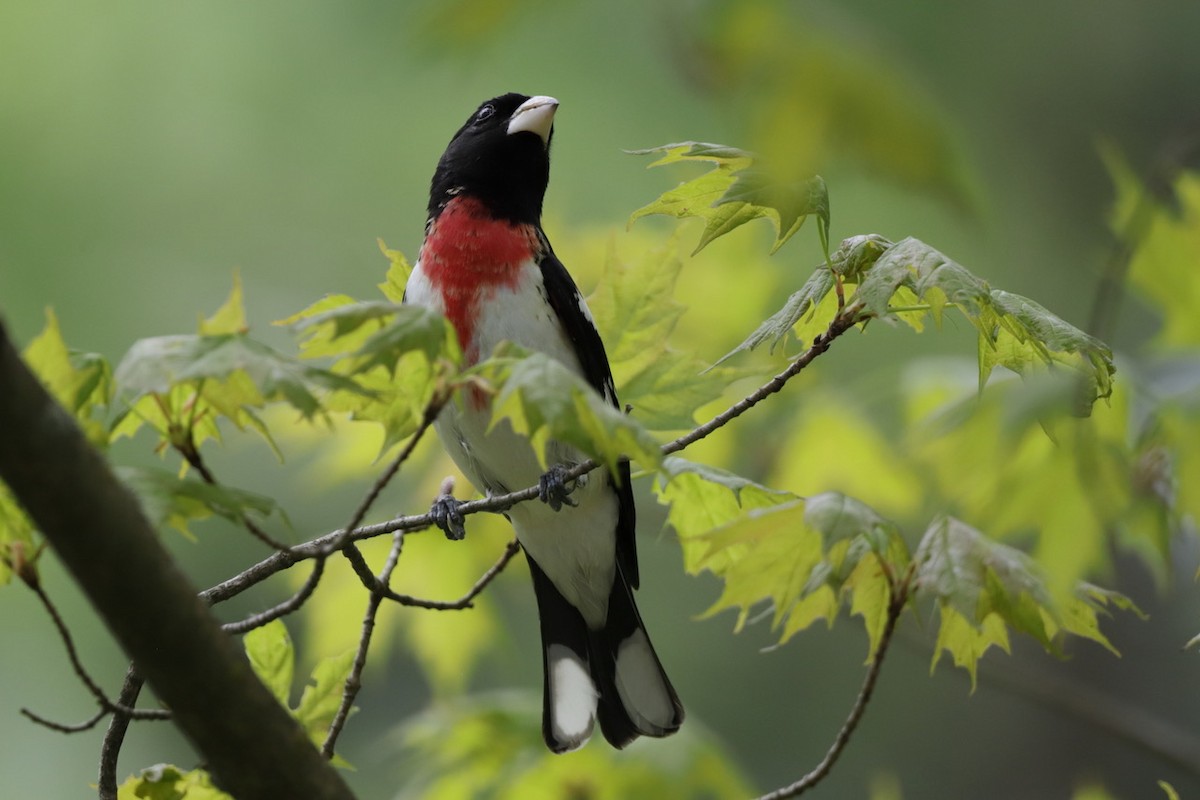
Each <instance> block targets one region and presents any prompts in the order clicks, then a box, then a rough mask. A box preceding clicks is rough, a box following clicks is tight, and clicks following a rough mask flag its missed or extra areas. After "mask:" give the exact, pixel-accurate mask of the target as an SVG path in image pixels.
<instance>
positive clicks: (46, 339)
mask: <svg viewBox="0 0 1200 800" xmlns="http://www.w3.org/2000/svg"><path fill="white" fill-rule="evenodd" d="M22 357H23V358H24V359H25V362H26V363H27V364H28V365H29V368H30V369H31V370H33V372H34V374H36V375H37V376H38V378H39V379H40V380H41V381H42V383H43V384H44V385H45V386H46V388H47V389H48V390H49V391H50V394H52V395H53V396H54V399H55V400H57V401H58V402H59V403H60V404H62V406H63V407H64V408H66V409H67V411H69V412H71V413H72V414H73V415H74V416H75V419H76V421H77V422H78V423H79V425H80V427H82V428H83V430H84V433H85V434H86V435H87V437H88V440H89V441H90V442H92V444H94V445H96V446H97V447H100V448H104V447H106V446H107V445H108V435H107V432H106V431H105V429H104V425H103V424H101V423H100V422H99V421H98V420H97V419H95V418H94V415H93V412H94V411H96V410H98V409H101V408H103V407H104V406H106V405H108V403H109V402H110V400H111V398H112V391H113V386H112V368H111V367H110V366H109V364H108V361H106V360H105V359H104V357H103V356H100V355H97V354H96V353H81V352H78V351H75V350H71V349H69V348H68V347H67V343H66V341H65V340H64V339H63V336H62V330H61V329H60V328H59V325H58V318H57V317H56V316H55V314H54V312H53V310H51V309H49V308H47V309H46V327H45V328H43V329H42V332H41V333H39V334H38V335H37V336H36V337H34V339H33V341H31V342H30V343H29V345H28V346H27V347H26V348H25V352H24V353H23V354H22Z"/></svg>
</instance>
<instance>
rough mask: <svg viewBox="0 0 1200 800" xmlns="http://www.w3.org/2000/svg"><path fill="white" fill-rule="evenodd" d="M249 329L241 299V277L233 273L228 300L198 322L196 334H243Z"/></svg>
mask: <svg viewBox="0 0 1200 800" xmlns="http://www.w3.org/2000/svg"><path fill="white" fill-rule="evenodd" d="M249 329H250V326H249V325H248V324H247V322H246V307H245V303H244V300H243V297H242V276H241V275H239V274H238V273H237V272H234V273H233V289H232V290H231V291H230V293H229V298H228V299H227V300H226V301H225V304H224V305H222V306H221V307H220V308H218V309H217V310H216V312H214V313H213V315H212V316H211V317H209V318H207V319H201V320H200V329H199V331H198V332H199V334H200V335H201V336H219V335H220V334H223V333H245V332H246V331H248V330H249Z"/></svg>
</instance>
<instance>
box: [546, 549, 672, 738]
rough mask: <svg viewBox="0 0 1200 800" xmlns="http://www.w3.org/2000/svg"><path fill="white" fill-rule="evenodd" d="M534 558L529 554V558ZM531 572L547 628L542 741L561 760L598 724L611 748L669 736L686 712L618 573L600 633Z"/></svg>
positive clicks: (588, 735)
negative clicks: (605, 622) (591, 627)
mask: <svg viewBox="0 0 1200 800" xmlns="http://www.w3.org/2000/svg"><path fill="white" fill-rule="evenodd" d="M526 555H528V554H526ZM526 560H527V561H528V562H529V571H530V574H531V575H532V576H533V588H534V592H535V594H536V595H537V602H538V615H539V617H540V620H541V629H542V669H543V675H544V679H543V684H542V736H543V738H545V740H546V746H547V747H549V748H550V749H551V750H553V751H554V752H556V753H564V752H567V751H569V750H574V749H576V748H578V747H581V746H582V745H583V744H584V743H585V742H586V741H587V740H588V738H589V737H590V736H591V734H592V728H593V724H594V722H595V719H596V718H597V717H599V720H600V730H601V731H602V732H603V733H604V738H605V739H607V740H608V741H609V743H610V744H612V746H613V747H618V748H620V747H624V746H625V745H627V744H629V743H630V742H631V741H633V740H634V739H636V738H637V737H638V736H669V735H670V734H672V733H674V732H675V731H677V730H678V729H679V726H680V724H681V723H682V722H683V706H682V704H680V702H679V698H678V697H677V696H676V694H675V689H674V688H672V686H671V682H670V680H669V679H668V678H667V675H666V673H665V672H664V671H663V668H662V664H661V663H660V662H659V660H658V655H657V654H655V652H654V647H653V646H652V645H651V644H650V638H649V637H648V636H647V635H646V629H645V628H644V627H643V625H642V620H641V617H640V616H639V615H638V611H637V606H636V605H634V602H633V595H632V594H631V592H630V590H629V586H628V584H627V583H626V582H625V579H624V577H623V576H622V574H621V572H620V568H618V570H617V574H616V576H615V580H614V581H613V588H612V592H611V594H610V595H609V600H608V620H607V624H606V625H605V627H604V628H603V629H602V630H595V631H592V630H589V629H588V627H587V623H585V622H584V619H583V616H582V615H581V614H580V613H579V611H578V610H577V609H576V608H575V607H574V606H573V605H571V604H570V603H569V602H567V600H566V599H565V598H564V597H563V596H562V594H561V593H560V592H559V591H558V589H557V588H556V587H555V586H554V584H553V582H552V581H551V580H550V579H549V578H548V577H547V576H546V573H544V572H543V571H542V569H541V567H539V566H538V565H537V563H536V562H535V561H534V560H533V559H532V558H526Z"/></svg>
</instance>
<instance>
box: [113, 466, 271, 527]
mask: <svg viewBox="0 0 1200 800" xmlns="http://www.w3.org/2000/svg"><path fill="white" fill-rule="evenodd" d="M117 475H118V477H120V478H121V481H122V482H123V483H125V485H126V486H128V487H129V488H130V489H132V490H133V493H134V494H135V495H137V498H138V500H139V501H140V502H141V504H142V511H143V512H145V514H146V517H147V518H148V519H149V520H150V522H151V523H153V524H154V525H155V527H162V526H164V525H169V526H171V527H172V528H174V529H176V530H177V531H179V532H180V533H182V534H183V535H185V536H188V537H190V536H191V531H190V529H189V527H188V523H189V522H192V521H198V520H202V519H206V518H208V517H209V516H212V515H213V514H215V515H217V516H219V517H222V518H224V519H227V520H229V521H231V522H238V523H240V522H241V521H242V519H243V518H244V517H246V516H252V517H259V518H262V519H265V518H267V517H270V516H271V515H272V514H276V513H278V514H280V515H281V516H282V514H283V512H282V510H281V509H280V508H279V506H278V504H277V503H276V502H275V501H274V500H272V499H271V498H270V497H267V496H265V495H261V494H256V493H254V492H248V491H246V490H244V489H235V488H232V487H228V486H219V485H213V484H209V483H205V482H204V481H201V480H197V479H194V478H182V477H179V476H178V475H176V474H174V473H171V472H167V471H166V470H161V469H154V468H151V467H118V468H117ZM285 521H286V519H285Z"/></svg>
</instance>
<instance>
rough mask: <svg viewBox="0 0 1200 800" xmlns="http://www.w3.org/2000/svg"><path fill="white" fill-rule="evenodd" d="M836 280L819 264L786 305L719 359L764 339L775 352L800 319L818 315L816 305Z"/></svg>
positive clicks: (770, 349) (747, 348) (756, 344)
mask: <svg viewBox="0 0 1200 800" xmlns="http://www.w3.org/2000/svg"><path fill="white" fill-rule="evenodd" d="M833 284H834V278H833V273H832V272H831V271H830V270H828V269H825V268H824V267H818V268H817V269H816V270H814V271H813V274H812V275H810V276H809V277H808V280H807V281H805V282H804V285H803V286H801V287H800V291H798V292H795V293H793V294H792V296H791V297H789V298H788V299H787V302H786V303H784V305H783V308H781V309H779V310H778V311H776V312H775V313H774V314H772V315H771V316H770V317H768V318H767V319H766V321H765V322H763V324H762V325H759V326H758V328H756V329H755V331H754V332H753V333H751V334H750V335H749V336H747V337H746V338H745V340H743V341H742V343H741V344H739V345H738V346H737V347H735V348H733V349H732V350H730V351H729V352H728V353H726V354H725V355H723V356H721V357H720V358H719V359H717V362H716V363H717V364H722V363H724V362H725V361H727V360H728V359H730V358H732V357H733V356H735V355H737V354H738V353H742V352H745V351H747V350H753V349H755V348H756V347H758V346H759V345H761V344H762V343H763V342H768V350H769V352H772V353H774V352H775V348H776V347H777V346H778V345H780V344H781V343H783V341H784V340H785V339H786V338H787V337H788V335H789V334H791V333H792V332H793V330H794V328H795V326H796V324H797V323H798V322H800V321H801V320H809V319H812V318H813V317H814V316H815V315H816V312H817V306H819V305H820V304H821V301H822V300H823V299H825V297H826V296H828V295H829V292H830V290H832V289H833Z"/></svg>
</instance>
